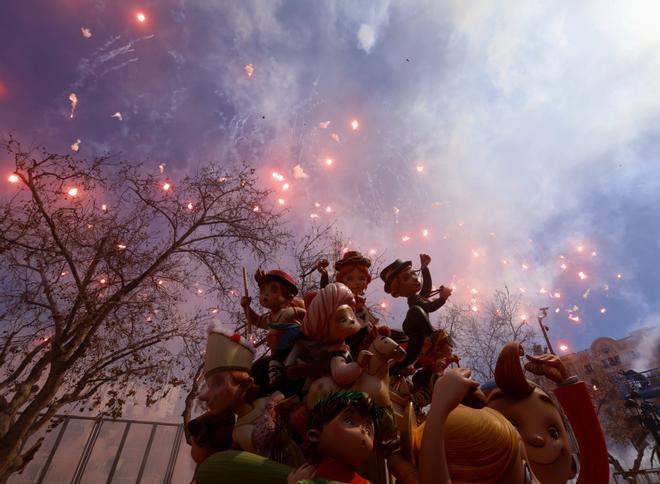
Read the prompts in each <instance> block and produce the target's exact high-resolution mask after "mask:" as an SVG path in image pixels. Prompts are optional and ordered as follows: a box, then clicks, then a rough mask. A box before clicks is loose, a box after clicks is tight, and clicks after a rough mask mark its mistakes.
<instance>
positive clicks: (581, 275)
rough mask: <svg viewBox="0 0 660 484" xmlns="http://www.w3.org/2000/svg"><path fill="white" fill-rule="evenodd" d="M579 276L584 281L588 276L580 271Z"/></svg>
mask: <svg viewBox="0 0 660 484" xmlns="http://www.w3.org/2000/svg"><path fill="white" fill-rule="evenodd" d="M578 277H579V278H580V280H581V281H584V280H585V279H586V278H587V275H586V274H585V273H584V272H582V271H580V272H578Z"/></svg>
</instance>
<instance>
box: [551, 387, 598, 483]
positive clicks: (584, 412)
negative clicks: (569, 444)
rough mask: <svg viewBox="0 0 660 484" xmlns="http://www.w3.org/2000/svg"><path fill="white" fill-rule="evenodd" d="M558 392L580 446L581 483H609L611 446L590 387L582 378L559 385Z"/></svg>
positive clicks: (579, 480) (579, 478)
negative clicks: (608, 446)
mask: <svg viewBox="0 0 660 484" xmlns="http://www.w3.org/2000/svg"><path fill="white" fill-rule="evenodd" d="M554 393H555V396H556V397H557V400H559V403H560V404H561V406H562V409H563V410H564V413H565V414H566V416H567V417H568V421H569V422H570V423H571V427H573V433H574V434H575V438H576V439H577V442H578V445H579V446H580V474H579V476H578V480H577V484H607V483H608V482H609V474H610V465H609V461H608V459H607V446H606V445H605V437H604V436H603V430H602V429H601V428H600V422H599V421H598V416H597V415H596V410H595V409H594V404H593V402H592V401H591V397H590V396H589V392H588V391H587V386H586V385H585V384H584V382H581V381H580V382H577V383H572V384H570V385H566V386H563V387H558V388H557V389H556V390H555V391H554Z"/></svg>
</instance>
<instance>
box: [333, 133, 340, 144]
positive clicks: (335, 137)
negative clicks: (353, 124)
mask: <svg viewBox="0 0 660 484" xmlns="http://www.w3.org/2000/svg"><path fill="white" fill-rule="evenodd" d="M330 137H331V138H332V139H333V140H335V141H336V142H337V143H341V140H340V139H339V135H338V134H337V133H332V134H331V135H330Z"/></svg>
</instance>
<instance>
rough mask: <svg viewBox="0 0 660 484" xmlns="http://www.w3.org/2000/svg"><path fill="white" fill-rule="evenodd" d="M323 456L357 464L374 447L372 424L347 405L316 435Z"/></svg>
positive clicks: (365, 458) (365, 457) (361, 461)
mask: <svg viewBox="0 0 660 484" xmlns="http://www.w3.org/2000/svg"><path fill="white" fill-rule="evenodd" d="M316 439H317V444H318V449H319V452H320V454H321V455H322V456H323V457H331V458H333V459H337V460H338V461H340V462H343V463H345V464H350V465H352V466H358V465H360V464H362V463H363V462H364V461H366V460H367V459H368V458H369V455H371V451H372V450H373V447H374V424H373V422H372V420H371V419H370V418H365V417H362V416H361V415H360V414H358V412H356V411H355V409H353V408H351V407H348V408H346V409H344V410H343V411H342V412H340V413H339V414H338V415H337V416H336V417H335V418H333V419H332V420H331V421H330V422H328V423H326V424H325V425H324V426H323V430H322V431H321V433H320V435H318V436H317V437H316Z"/></svg>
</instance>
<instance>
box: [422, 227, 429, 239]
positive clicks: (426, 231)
mask: <svg viewBox="0 0 660 484" xmlns="http://www.w3.org/2000/svg"><path fill="white" fill-rule="evenodd" d="M428 236H429V229H424V230H422V237H428Z"/></svg>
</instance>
